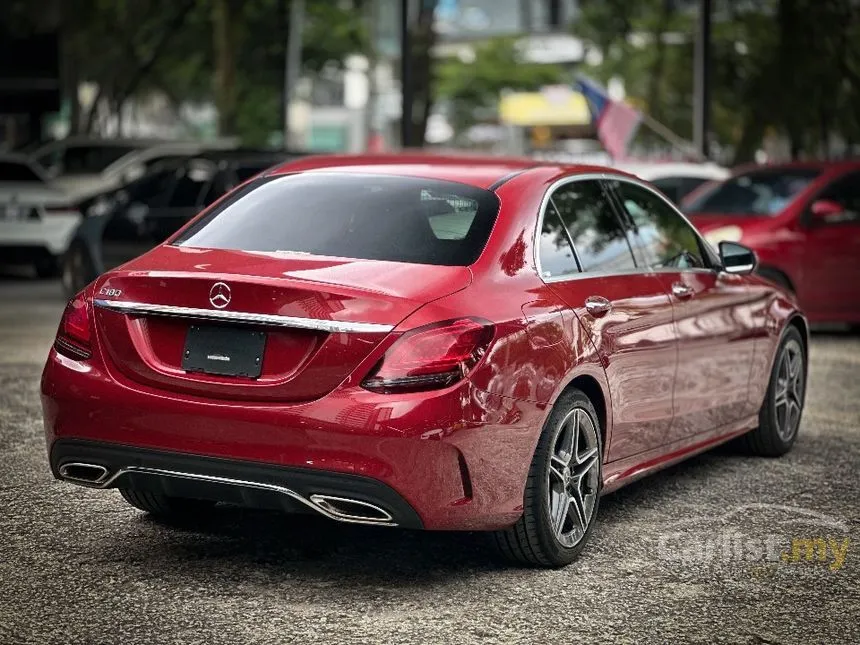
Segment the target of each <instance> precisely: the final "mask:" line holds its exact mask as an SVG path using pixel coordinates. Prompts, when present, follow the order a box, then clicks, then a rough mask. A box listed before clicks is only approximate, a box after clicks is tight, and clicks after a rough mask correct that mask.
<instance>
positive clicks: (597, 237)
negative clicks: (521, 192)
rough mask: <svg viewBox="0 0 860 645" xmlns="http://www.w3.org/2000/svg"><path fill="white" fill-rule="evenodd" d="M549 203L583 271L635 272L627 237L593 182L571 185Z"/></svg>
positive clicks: (598, 187) (601, 192) (605, 197)
mask: <svg viewBox="0 0 860 645" xmlns="http://www.w3.org/2000/svg"><path fill="white" fill-rule="evenodd" d="M550 203H551V204H552V205H553V206H554V207H555V208H556V209H557V210H558V213H559V215H560V216H561V219H562V221H563V222H564V225H565V226H566V227H567V230H568V231H569V232H570V237H571V239H572V240H573V248H574V250H575V251H576V256H577V258H578V259H579V263H580V265H581V266H582V270H583V271H628V270H630V269H634V268H636V262H635V261H634V260H633V254H632V252H631V250H630V244H629V242H628V240H627V235H626V233H625V231H624V229H623V228H622V226H621V222H620V221H619V219H618V217H617V216H616V214H615V211H614V210H613V208H612V204H611V202H610V201H609V199H608V197H607V196H606V193H605V192H604V191H603V189H602V188H601V186H600V184H599V183H598V182H596V181H574V182H572V183H570V184H567V185H565V186H562V187H561V188H559V189H558V190H557V191H556V192H555V193H553V195H552V197H551V199H550Z"/></svg>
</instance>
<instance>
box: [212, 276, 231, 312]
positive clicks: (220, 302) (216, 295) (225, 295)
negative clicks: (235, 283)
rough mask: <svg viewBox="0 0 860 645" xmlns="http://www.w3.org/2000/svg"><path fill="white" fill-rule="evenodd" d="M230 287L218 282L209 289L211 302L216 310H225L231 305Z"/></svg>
mask: <svg viewBox="0 0 860 645" xmlns="http://www.w3.org/2000/svg"><path fill="white" fill-rule="evenodd" d="M230 297H231V294H230V287H229V286H227V284H226V283H224V282H216V283H215V284H213V285H212V288H211V289H209V302H211V303H212V306H213V307H215V308H216V309H223V308H224V307H226V306H227V305H229V304H230Z"/></svg>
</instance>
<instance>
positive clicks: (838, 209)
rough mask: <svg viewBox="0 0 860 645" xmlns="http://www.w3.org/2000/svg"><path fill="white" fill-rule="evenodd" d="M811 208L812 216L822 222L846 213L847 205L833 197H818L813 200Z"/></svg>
mask: <svg viewBox="0 0 860 645" xmlns="http://www.w3.org/2000/svg"><path fill="white" fill-rule="evenodd" d="M811 210H812V217H813V218H814V219H816V220H818V221H822V222H828V221H833V220H836V219H839V218H840V217H841V216H842V215H844V214H845V207H844V206H842V204H840V203H839V202H836V201H833V200H832V199H818V200H816V201H814V202H812V209H811Z"/></svg>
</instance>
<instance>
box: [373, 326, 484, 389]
mask: <svg viewBox="0 0 860 645" xmlns="http://www.w3.org/2000/svg"><path fill="white" fill-rule="evenodd" d="M492 339H493V326H492V325H491V324H489V323H482V322H479V321H476V320H473V319H471V318H461V319H459V320H452V321H447V322H443V323H437V324H434V325H428V326H426V327H420V328H419V329H416V330H413V331H410V332H407V333H406V334H404V335H403V336H402V337H401V338H400V339H398V340H397V342H395V343H394V344H393V345H392V346H391V348H390V349H389V350H388V351H387V352H386V353H385V356H383V358H382V360H381V361H380V362H379V364H378V365H377V366H376V368H375V369H374V370H373V372H372V373H371V374H370V375H369V376H368V377H367V378H366V379H365V380H364V382H363V383H362V387H364V388H365V389H368V390H372V391H374V392H408V391H417V390H434V389H440V388H443V387H448V386H449V385H453V384H454V383H456V382H457V381H459V380H461V379H463V378H464V377H465V376H466V375H467V374H468V373H469V372H470V371H471V370H472V368H473V367H475V365H477V364H478V362H479V361H480V360H481V358H482V357H483V355H484V353H485V352H486V350H487V347H488V346H489V344H490V341H492Z"/></svg>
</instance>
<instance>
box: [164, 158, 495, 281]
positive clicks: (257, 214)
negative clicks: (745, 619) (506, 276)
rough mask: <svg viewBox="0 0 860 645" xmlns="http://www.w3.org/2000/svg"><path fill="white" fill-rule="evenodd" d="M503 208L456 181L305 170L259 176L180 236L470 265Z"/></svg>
mask: <svg viewBox="0 0 860 645" xmlns="http://www.w3.org/2000/svg"><path fill="white" fill-rule="evenodd" d="M498 210H499V201H498V198H497V197H496V196H495V194H493V193H491V192H489V191H486V190H482V189H480V188H475V187H472V186H467V185H464V184H459V183H455V182H447V181H437V180H432V179H422V178H416V177H395V176H384V175H364V174H362V175H358V174H347V173H336V172H320V173H298V174H294V175H286V176H280V177H264V178H260V179H257V180H255V181H253V182H251V183H250V184H248V185H247V186H246V187H245V188H243V189H241V190H240V191H238V192H237V193H235V194H233V195H231V196H230V197H229V198H228V199H227V200H226V201H225V202H224V203H222V204H220V205H219V206H217V207H216V208H215V210H214V211H212V212H211V213H209V214H207V215H206V216H205V217H204V218H202V219H201V220H199V221H198V222H196V223H195V225H193V226H192V227H191V228H190V229H188V230H187V231H186V232H185V233H183V235H182V236H181V237H180V238H178V239H177V240H176V241H175V242H174V243H175V244H179V245H181V246H195V247H203V248H217V249H236V250H243V251H263V252H279V251H282V252H294V253H310V254H314V255H327V256H337V257H347V258H359V259H367V260H390V261H396V262H411V263H416V264H440V265H461V266H464V265H468V264H472V263H473V262H474V261H475V260H477V259H478V256H479V255H480V253H481V251H482V250H483V248H484V245H485V244H486V243H487V239H488V237H489V235H490V230H491V229H492V227H493V223H494V222H495V220H496V215H497V214H498Z"/></svg>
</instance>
